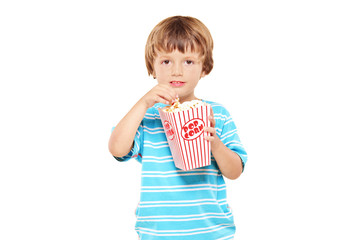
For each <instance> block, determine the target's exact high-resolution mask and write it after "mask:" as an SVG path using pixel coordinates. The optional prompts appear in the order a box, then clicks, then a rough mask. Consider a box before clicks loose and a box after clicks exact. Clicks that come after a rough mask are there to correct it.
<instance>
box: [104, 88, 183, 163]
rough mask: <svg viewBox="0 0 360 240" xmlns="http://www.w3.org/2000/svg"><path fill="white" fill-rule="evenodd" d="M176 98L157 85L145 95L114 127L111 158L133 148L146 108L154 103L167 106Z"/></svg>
mask: <svg viewBox="0 0 360 240" xmlns="http://www.w3.org/2000/svg"><path fill="white" fill-rule="evenodd" d="M175 98H176V92H175V91H174V90H173V89H172V88H170V87H169V86H167V85H161V84H158V85H156V86H155V87H154V88H152V89H151V90H150V91H149V92H148V93H146V94H145V95H144V96H143V97H142V98H141V99H140V100H139V101H138V102H137V103H136V104H135V105H134V106H133V107H132V108H131V110H130V111H129V112H128V113H127V114H126V115H125V117H124V118H123V119H121V121H120V122H119V123H118V124H117V125H116V127H115V129H114V130H113V132H112V133H111V136H110V140H109V151H110V153H111V154H112V155H113V156H116V157H123V156H125V155H127V154H128V153H129V152H130V150H131V149H132V147H133V144H134V138H135V134H136V131H137V129H138V127H139V125H140V123H141V121H142V119H143V118H144V115H145V113H146V111H147V109H148V108H150V107H152V106H153V105H154V104H155V103H158V102H161V103H164V104H168V103H169V102H171V101H172V100H173V99H175Z"/></svg>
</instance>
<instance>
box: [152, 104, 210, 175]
mask: <svg viewBox="0 0 360 240" xmlns="http://www.w3.org/2000/svg"><path fill="white" fill-rule="evenodd" d="M210 111H211V106H210V105H209V104H205V105H200V106H198V107H196V108H191V109H189V110H183V111H178V112H166V111H164V110H163V109H159V114H160V118H161V122H162V124H163V127H164V131H165V134H166V138H167V140H168V143H169V146H170V150H171V154H172V156H173V159H174V162H175V166H176V167H177V168H180V169H182V170H185V171H187V170H191V169H194V168H200V167H204V166H208V165H210V164H211V149H210V142H209V141H206V140H205V139H204V135H210V133H208V132H204V127H209V126H210V120H209V115H210Z"/></svg>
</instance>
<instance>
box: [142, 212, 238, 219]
mask: <svg viewBox="0 0 360 240" xmlns="http://www.w3.org/2000/svg"><path fill="white" fill-rule="evenodd" d="M225 215H231V213H227V214H224V213H202V214H192V215H154V216H146V217H138V219H148V218H155V219H156V218H193V217H201V216H225Z"/></svg>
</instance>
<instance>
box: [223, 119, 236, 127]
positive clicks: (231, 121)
mask: <svg viewBox="0 0 360 240" xmlns="http://www.w3.org/2000/svg"><path fill="white" fill-rule="evenodd" d="M233 122H234V121H233V120H232V119H231V120H230V121H228V122H226V123H224V126H225V125H228V124H229V123H233Z"/></svg>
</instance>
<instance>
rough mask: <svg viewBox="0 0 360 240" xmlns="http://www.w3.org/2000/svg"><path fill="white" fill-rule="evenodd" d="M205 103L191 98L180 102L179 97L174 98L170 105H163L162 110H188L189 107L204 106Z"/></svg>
mask: <svg viewBox="0 0 360 240" xmlns="http://www.w3.org/2000/svg"><path fill="white" fill-rule="evenodd" d="M206 104H207V103H205V102H203V101H200V100H192V101H187V102H184V103H180V102H179V98H176V99H175V101H174V102H173V104H172V105H171V106H170V107H165V108H164V109H163V110H164V111H165V112H181V111H186V110H189V109H191V108H197V107H200V106H205V105H206Z"/></svg>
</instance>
